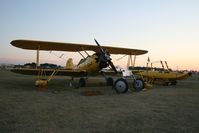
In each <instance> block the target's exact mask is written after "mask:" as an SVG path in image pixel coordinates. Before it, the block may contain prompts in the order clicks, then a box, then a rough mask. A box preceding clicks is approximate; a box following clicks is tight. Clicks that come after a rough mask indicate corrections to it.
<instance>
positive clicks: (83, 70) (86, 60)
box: [11, 40, 148, 93]
mask: <svg viewBox="0 0 199 133" xmlns="http://www.w3.org/2000/svg"><path fill="white" fill-rule="evenodd" d="M95 43H96V44H97V45H96V46H95V45H86V44H75V43H61V42H47V41H36V40H13V41H12V42H11V44H12V45H13V46H15V47H18V48H22V49H28V50H36V51H37V54H36V68H28V69H27V68H20V69H12V70H11V71H12V72H15V73H20V74H26V75H39V76H40V77H41V76H42V75H44V74H45V75H49V77H48V79H45V80H44V79H41V78H39V79H38V80H37V81H36V83H35V85H36V86H37V87H39V88H46V87H47V84H48V82H50V80H51V79H52V77H53V76H54V75H63V76H70V77H72V79H73V78H74V77H80V79H79V86H80V87H82V86H85V84H86V79H87V78H88V76H90V75H100V74H102V75H103V76H104V77H105V79H106V81H107V85H113V88H114V89H115V91H116V92H117V93H125V92H127V91H128V84H127V81H126V80H125V79H124V78H122V75H121V74H122V72H120V71H118V70H117V69H116V67H115V66H114V64H113V63H112V61H111V60H112V59H111V58H110V54H125V55H142V54H145V53H147V52H148V51H146V50H138V49H129V48H118V47H110V46H100V44H99V43H98V42H97V40H95ZM40 50H44V51H52V50H53V51H69V52H78V53H79V54H80V55H81V56H82V59H81V60H80V61H79V63H78V65H77V66H76V67H74V65H73V61H72V59H71V58H69V59H68V60H67V62H66V67H65V68H64V69H42V68H40V66H39V51H40ZM87 51H94V54H93V55H89V54H88V52H87ZM81 52H85V53H86V54H87V57H84V56H83V55H82V53H81ZM109 66H110V67H111V70H109V71H103V68H107V67H109ZM107 75H119V76H121V77H120V78H118V79H117V80H116V81H115V82H114V81H113V78H112V77H108V78H107ZM134 81H135V82H134V84H136V83H137V81H138V83H140V81H139V79H135V78H134ZM137 87H138V88H135V89H139V90H140V89H143V88H144V82H141V85H138V86H137ZM140 87H141V88H140Z"/></svg>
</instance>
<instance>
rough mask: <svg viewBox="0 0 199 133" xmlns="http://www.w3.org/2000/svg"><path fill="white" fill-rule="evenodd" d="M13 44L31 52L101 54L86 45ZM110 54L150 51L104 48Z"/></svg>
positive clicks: (134, 53)
mask: <svg viewBox="0 0 199 133" xmlns="http://www.w3.org/2000/svg"><path fill="white" fill-rule="evenodd" d="M11 44H12V45H13V46H15V47H19V48H22V49H29V50H38V49H39V50H49V51H51V50H55V51H70V52H77V51H83V50H91V51H94V52H99V48H98V47H97V46H95V45H86V44H75V43H61V42H47V41H35V40H13V41H12V42H11ZM102 48H103V49H105V50H106V51H107V52H109V53H110V54H126V55H141V54H145V53H147V52H148V51H146V50H139V49H129V48H118V47H109V46H102Z"/></svg>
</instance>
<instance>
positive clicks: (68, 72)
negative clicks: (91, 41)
mask: <svg viewBox="0 0 199 133" xmlns="http://www.w3.org/2000/svg"><path fill="white" fill-rule="evenodd" d="M54 71H55V73H56V74H55V75H57V76H71V77H86V76H97V75H101V73H100V72H96V73H88V72H86V71H84V70H67V69H29V68H20V69H11V72H14V73H18V74H23V75H38V74H39V73H40V74H41V73H42V75H46V76H49V75H51V74H52V73H53V72H54ZM103 72H104V73H105V74H106V75H107V76H121V75H122V72H121V71H120V72H118V73H117V74H116V73H115V72H114V71H103Z"/></svg>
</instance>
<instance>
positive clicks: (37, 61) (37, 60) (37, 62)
mask: <svg viewBox="0 0 199 133" xmlns="http://www.w3.org/2000/svg"><path fill="white" fill-rule="evenodd" d="M39 50H40V46H38V48H37V55H36V56H37V57H36V69H37V68H38V66H39Z"/></svg>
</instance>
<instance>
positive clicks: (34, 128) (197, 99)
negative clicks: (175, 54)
mask: <svg viewBox="0 0 199 133" xmlns="http://www.w3.org/2000/svg"><path fill="white" fill-rule="evenodd" d="M0 75H1V76H0V132H1V133H7V132H19V133H27V132H48V133H51V132H52V133H54V132H56V133H57V132H63V133H66V132H70V133H79V132H83V133H87V132H100V133H101V132H107V133H111V132H114V133H115V132H118V133H121V132H124V133H127V132H139V133H146V132H147V133H160V132H161V133H162V132H163V133H164V132H165V133H166V132H169V133H176V132H178V133H198V132H199V119H198V118H199V76H198V75H193V77H191V78H189V79H187V80H185V81H180V82H179V84H178V85H177V86H154V89H152V90H149V91H143V92H139V93H136V92H133V91H129V92H128V93H126V94H120V95H118V94H116V93H115V92H114V91H113V90H112V88H111V87H106V86H105V82H104V80H102V79H99V78H94V79H89V80H88V86H87V87H84V88H81V89H72V88H70V87H68V85H66V84H65V83H66V82H65V80H69V79H64V78H61V77H58V78H57V79H54V80H52V82H50V84H49V89H48V90H47V91H44V92H43V91H37V90H36V89H35V87H34V80H35V79H36V77H33V76H24V75H18V74H14V73H11V72H9V71H0ZM91 90H95V91H100V92H101V93H102V95H98V96H84V95H82V92H84V91H91Z"/></svg>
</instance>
